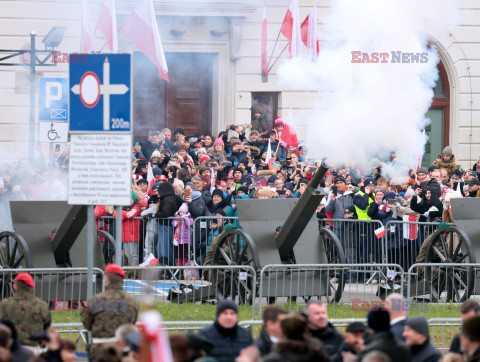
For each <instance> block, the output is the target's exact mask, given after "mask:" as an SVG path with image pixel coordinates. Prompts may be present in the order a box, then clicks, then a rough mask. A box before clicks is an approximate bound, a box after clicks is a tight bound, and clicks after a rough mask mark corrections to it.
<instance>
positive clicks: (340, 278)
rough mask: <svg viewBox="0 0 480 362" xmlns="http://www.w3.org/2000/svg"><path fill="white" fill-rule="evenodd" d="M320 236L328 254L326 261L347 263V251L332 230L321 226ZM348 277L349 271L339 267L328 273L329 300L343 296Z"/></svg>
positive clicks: (335, 299) (330, 263)
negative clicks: (345, 251)
mask: <svg viewBox="0 0 480 362" xmlns="http://www.w3.org/2000/svg"><path fill="white" fill-rule="evenodd" d="M320 238H321V239H322V241H323V245H324V247H325V254H326V263H325V264H328V265H332V266H334V265H335V264H345V263H346V259H345V253H344V251H343V246H342V243H341V242H340V240H339V239H338V238H337V236H336V235H335V234H334V233H333V231H332V230H330V229H327V228H323V227H322V228H320ZM346 279H347V271H346V270H343V269H341V270H340V269H337V270H336V271H335V272H331V273H328V288H327V295H326V298H327V302H329V303H332V302H339V301H340V299H341V298H342V293H343V289H344V288H345V281H346Z"/></svg>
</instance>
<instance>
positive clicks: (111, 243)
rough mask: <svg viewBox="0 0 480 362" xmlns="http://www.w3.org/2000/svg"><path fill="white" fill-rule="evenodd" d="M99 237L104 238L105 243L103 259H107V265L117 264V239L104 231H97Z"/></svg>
mask: <svg viewBox="0 0 480 362" xmlns="http://www.w3.org/2000/svg"><path fill="white" fill-rule="evenodd" d="M97 237H98V238H100V237H103V238H104V239H105V242H104V243H103V248H102V252H103V258H104V259H105V264H110V263H114V262H115V239H114V237H113V236H112V235H111V234H110V233H107V232H106V231H104V230H97Z"/></svg>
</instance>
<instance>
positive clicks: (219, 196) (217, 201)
mask: <svg viewBox="0 0 480 362" xmlns="http://www.w3.org/2000/svg"><path fill="white" fill-rule="evenodd" d="M227 206H228V202H227V201H225V198H224V193H223V191H222V190H219V189H215V190H213V192H212V201H211V202H210V203H209V204H208V205H207V207H208V211H209V212H210V214H211V215H215V213H217V212H218V211H220V210H224V211H225V208H226V207H227Z"/></svg>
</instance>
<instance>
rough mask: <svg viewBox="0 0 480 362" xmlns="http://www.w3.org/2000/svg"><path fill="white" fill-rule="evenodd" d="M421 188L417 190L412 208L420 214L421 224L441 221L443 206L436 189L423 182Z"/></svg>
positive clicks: (411, 203) (411, 204)
mask: <svg viewBox="0 0 480 362" xmlns="http://www.w3.org/2000/svg"><path fill="white" fill-rule="evenodd" d="M420 186H421V187H419V188H417V189H416V190H415V196H413V197H412V201H411V202H410V208H411V209H412V210H413V211H415V212H418V213H419V214H420V218H419V219H418V221H419V222H426V221H436V219H437V220H441V218H442V213H443V205H442V202H441V201H440V199H439V197H440V196H439V195H437V192H436V190H435V189H434V188H432V187H431V186H429V185H428V184H426V183H425V182H422V184H421V185H420Z"/></svg>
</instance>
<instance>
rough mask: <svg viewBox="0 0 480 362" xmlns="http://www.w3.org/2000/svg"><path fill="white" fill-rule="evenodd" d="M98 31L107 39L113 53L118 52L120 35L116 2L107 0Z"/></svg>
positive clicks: (98, 23)
mask: <svg viewBox="0 0 480 362" xmlns="http://www.w3.org/2000/svg"><path fill="white" fill-rule="evenodd" d="M97 29H99V30H100V31H101V32H102V33H103V35H105V36H106V37H107V40H108V48H109V49H110V50H111V51H112V52H117V51H118V34H117V13H116V11H115V1H114V0H105V2H104V3H103V6H102V11H101V12H100V16H99V18H98V22H97Z"/></svg>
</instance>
